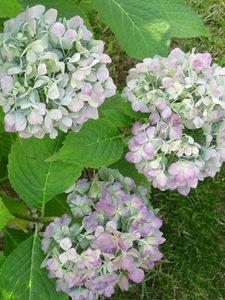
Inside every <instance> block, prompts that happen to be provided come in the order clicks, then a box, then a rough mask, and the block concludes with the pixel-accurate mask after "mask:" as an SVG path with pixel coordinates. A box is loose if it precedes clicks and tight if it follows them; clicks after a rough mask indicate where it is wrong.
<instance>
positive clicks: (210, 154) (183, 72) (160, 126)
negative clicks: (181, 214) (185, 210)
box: [124, 48, 225, 195]
mask: <svg viewBox="0 0 225 300" xmlns="http://www.w3.org/2000/svg"><path fill="white" fill-rule="evenodd" d="M124 94H125V96H126V97H127V98H128V100H129V101H130V102H131V103H132V107H133V109H134V110H135V111H141V112H143V113H149V120H148V123H147V124H144V123H141V122H139V123H136V124H135V125H134V127H133V131H132V133H133V135H134V136H133V137H132V139H131V140H130V141H129V143H128V146H129V152H128V153H127V155H126V159H127V160H128V161H130V162H133V163H135V165H136V168H137V169H138V170H139V172H141V173H143V174H144V175H145V176H146V177H147V179H148V180H149V181H150V182H152V183H153V186H154V187H157V188H159V189H161V190H163V191H164V190H167V189H171V190H174V189H177V190H178V191H179V192H180V193H181V194H183V195H187V194H188V193H189V191H190V189H191V188H195V187H196V186H197V184H198V181H199V180H203V179H204V178H205V177H207V176H211V177H214V176H215V174H216V173H217V172H218V171H219V170H220V168H221V165H222V163H223V161H224V160H225V151H224V146H225V124H224V121H223V120H224V115H225V68H221V67H220V66H218V65H217V64H211V56H210V54H209V53H195V52H194V51H192V53H187V54H185V53H184V52H183V51H181V50H180V49H178V48H177V49H174V50H173V51H172V52H171V53H170V54H169V56H168V57H167V58H163V57H159V56H155V57H154V58H152V59H150V58H147V59H144V61H143V62H142V63H139V64H137V65H136V67H135V68H133V69H131V70H130V71H129V75H128V78H127V86H126V88H125V89H124Z"/></svg>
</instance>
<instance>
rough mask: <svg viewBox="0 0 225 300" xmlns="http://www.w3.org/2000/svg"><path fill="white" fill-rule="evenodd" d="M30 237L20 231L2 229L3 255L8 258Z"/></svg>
mask: <svg viewBox="0 0 225 300" xmlns="http://www.w3.org/2000/svg"><path fill="white" fill-rule="evenodd" d="M28 237H30V234H28V233H25V232H24V231H22V230H16V229H11V228H7V227H5V228H4V238H3V244H4V255H5V256H8V255H9V254H10V253H11V252H12V251H13V250H14V249H16V247H17V246H18V245H19V244H21V243H22V242H23V241H24V240H26V239H27V238H28Z"/></svg>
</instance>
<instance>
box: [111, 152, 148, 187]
mask: <svg viewBox="0 0 225 300" xmlns="http://www.w3.org/2000/svg"><path fill="white" fill-rule="evenodd" d="M110 168H112V169H118V170H119V171H120V173H121V174H122V175H124V176H128V177H131V178H132V179H133V180H134V181H135V182H136V184H139V185H143V186H145V187H146V188H148V189H150V188H151V183H150V182H148V181H147V179H146V177H145V176H144V175H142V174H140V173H138V171H137V169H136V168H135V166H134V164H131V163H130V162H128V161H126V160H125V158H124V157H123V158H121V159H120V160H119V161H118V162H116V163H115V164H113V165H111V166H110Z"/></svg>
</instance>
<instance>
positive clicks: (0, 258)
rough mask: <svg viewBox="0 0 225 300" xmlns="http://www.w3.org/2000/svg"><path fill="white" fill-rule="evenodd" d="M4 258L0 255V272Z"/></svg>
mask: <svg viewBox="0 0 225 300" xmlns="http://www.w3.org/2000/svg"><path fill="white" fill-rule="evenodd" d="M5 259H6V257H5V256H4V255H0V270H1V267H2V265H3V263H4V261H5ZM0 296H1V293H0Z"/></svg>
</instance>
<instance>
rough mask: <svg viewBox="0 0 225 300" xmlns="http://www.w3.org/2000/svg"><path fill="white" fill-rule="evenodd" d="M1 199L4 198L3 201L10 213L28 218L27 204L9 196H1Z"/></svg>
mask: <svg viewBox="0 0 225 300" xmlns="http://www.w3.org/2000/svg"><path fill="white" fill-rule="evenodd" d="M0 198H2V201H3V203H4V205H5V206H6V208H7V209H8V210H9V211H10V213H11V214H12V215H14V216H16V217H18V218H19V217H21V218H26V217H27V216H28V207H27V206H26V204H25V203H24V202H23V201H21V200H18V199H14V198H12V197H10V196H8V195H5V194H1V193H0Z"/></svg>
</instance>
